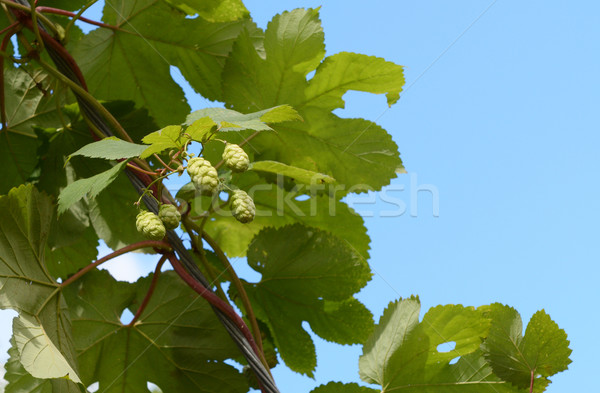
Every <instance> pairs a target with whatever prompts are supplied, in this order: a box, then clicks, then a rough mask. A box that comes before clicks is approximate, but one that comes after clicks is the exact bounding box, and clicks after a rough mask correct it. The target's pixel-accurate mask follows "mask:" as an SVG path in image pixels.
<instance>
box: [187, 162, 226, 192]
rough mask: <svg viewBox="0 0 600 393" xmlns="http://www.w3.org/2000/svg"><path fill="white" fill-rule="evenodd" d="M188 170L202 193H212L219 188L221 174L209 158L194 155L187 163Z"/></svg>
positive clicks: (197, 188)
mask: <svg viewBox="0 0 600 393" xmlns="http://www.w3.org/2000/svg"><path fill="white" fill-rule="evenodd" d="M187 172H188V174H189V175H190V177H191V178H192V183H194V186H195V187H196V190H198V192H200V193H201V194H205V195H212V194H214V193H215V192H217V190H218V188H219V175H218V174H217V170H216V169H215V168H213V166H212V165H211V164H210V162H209V161H208V160H205V159H204V158H202V157H194V158H192V159H190V160H189V161H188V163H187Z"/></svg>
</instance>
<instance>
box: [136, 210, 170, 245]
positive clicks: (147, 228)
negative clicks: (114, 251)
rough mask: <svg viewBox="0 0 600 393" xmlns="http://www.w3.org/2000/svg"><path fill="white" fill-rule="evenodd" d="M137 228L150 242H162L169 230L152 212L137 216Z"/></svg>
mask: <svg viewBox="0 0 600 393" xmlns="http://www.w3.org/2000/svg"><path fill="white" fill-rule="evenodd" d="M135 226H136V227H137V230H138V232H141V233H142V234H144V236H145V237H146V238H148V239H150V240H161V239H162V238H163V237H165V234H166V233H167V230H166V229H165V226H164V225H163V223H162V221H161V220H160V218H158V216H157V215H156V214H154V213H152V212H141V213H139V214H138V215H137V217H136V220H135Z"/></svg>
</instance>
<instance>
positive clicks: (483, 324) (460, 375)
mask: <svg viewBox="0 0 600 393" xmlns="http://www.w3.org/2000/svg"><path fill="white" fill-rule="evenodd" d="M419 312H420V304H419V301H418V300H417V299H412V298H411V299H405V300H400V301H396V302H392V303H391V304H390V305H389V306H388V308H387V309H386V310H385V311H384V314H383V316H382V317H381V319H380V321H379V325H378V326H377V327H376V328H375V331H374V333H373V335H372V336H371V337H370V338H369V340H368V341H367V343H366V344H365V346H364V348H363V355H362V356H361V357H360V360H359V368H360V376H361V379H363V380H364V381H365V382H369V383H375V384H378V385H381V387H382V392H387V391H395V390H402V391H407V392H419V393H434V392H457V391H460V392H465V393H467V392H469V393H470V392H473V393H475V392H489V393H494V392H496V393H498V392H517V390H516V389H513V388H512V387H511V386H510V384H508V383H506V382H504V381H501V380H500V379H499V378H498V377H496V376H494V375H493V374H492V371H491V368H490V367H489V366H488V365H487V364H486V362H485V359H484V358H483V356H482V354H481V352H480V351H479V346H480V344H481V340H482V338H483V337H485V336H486V335H487V333H488V331H489V328H490V320H489V319H488V318H487V317H486V316H485V314H484V313H483V312H481V311H478V310H475V309H473V308H469V307H463V306H457V305H448V306H437V307H434V308H432V309H430V310H429V311H428V312H427V314H425V316H424V317H423V320H422V321H421V322H419ZM444 343H454V345H455V346H454V349H451V350H449V351H443V350H442V349H441V348H440V345H441V344H444ZM457 357H460V359H459V360H458V361H457V362H456V363H454V364H450V361H451V360H452V359H455V358H457Z"/></svg>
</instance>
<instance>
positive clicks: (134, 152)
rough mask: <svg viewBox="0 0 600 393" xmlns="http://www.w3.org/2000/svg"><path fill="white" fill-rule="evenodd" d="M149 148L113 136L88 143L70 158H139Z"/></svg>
mask: <svg viewBox="0 0 600 393" xmlns="http://www.w3.org/2000/svg"><path fill="white" fill-rule="evenodd" d="M147 148H148V146H144V145H137V144H135V143H131V142H127V141H124V140H122V139H119V138H117V137H115V136H112V137H108V138H104V139H102V140H99V141H97V142H92V143H88V144H87V145H85V146H83V147H82V148H81V149H79V150H77V151H76V152H75V153H72V154H71V155H70V156H69V157H73V156H85V157H90V158H104V159H105V160H119V159H121V158H133V157H139V155H140V154H142V152H143V151H144V150H146V149H147Z"/></svg>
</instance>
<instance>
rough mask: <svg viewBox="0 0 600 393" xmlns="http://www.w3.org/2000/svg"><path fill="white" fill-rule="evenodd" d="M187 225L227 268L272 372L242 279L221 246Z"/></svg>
mask: <svg viewBox="0 0 600 393" xmlns="http://www.w3.org/2000/svg"><path fill="white" fill-rule="evenodd" d="M186 224H187V225H188V226H189V227H190V228H192V229H193V230H195V231H197V232H198V235H200V236H202V238H203V239H204V240H206V242H207V243H208V245H209V246H210V248H212V249H213V251H214V252H215V254H217V257H218V258H219V260H220V261H221V263H222V264H223V265H225V268H226V269H227V273H228V274H229V277H230V278H231V282H232V283H233V285H234V286H235V288H236V290H237V291H238V294H239V295H240V298H241V299H242V304H243V306H244V310H245V311H246V316H247V317H248V320H249V321H250V326H251V327H252V333H254V338H255V340H256V344H257V345H258V348H259V349H260V352H259V355H260V359H261V361H262V362H263V364H264V365H265V367H266V368H267V370H269V371H270V368H269V365H268V363H267V360H266V359H265V355H264V352H263V345H262V336H261V333H260V328H259V327H258V321H257V320H256V316H255V315H254V309H253V308H252V303H251V302H250V299H249V298H248V294H247V293H246V290H245V289H244V285H243V284H242V282H241V281H240V278H239V277H238V275H237V274H236V272H235V269H234V268H233V266H231V263H229V259H228V258H227V256H226V255H225V253H224V252H223V250H222V249H221V247H220V246H219V244H218V243H217V242H216V241H215V240H214V239H213V238H212V237H210V236H209V235H208V234H207V233H206V232H204V231H203V230H202V229H200V228H199V227H198V225H196V224H195V223H194V222H192V221H191V220H190V219H189V218H186V219H185V220H184V225H186Z"/></svg>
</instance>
